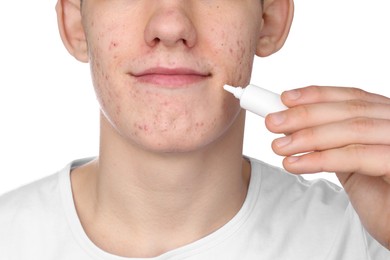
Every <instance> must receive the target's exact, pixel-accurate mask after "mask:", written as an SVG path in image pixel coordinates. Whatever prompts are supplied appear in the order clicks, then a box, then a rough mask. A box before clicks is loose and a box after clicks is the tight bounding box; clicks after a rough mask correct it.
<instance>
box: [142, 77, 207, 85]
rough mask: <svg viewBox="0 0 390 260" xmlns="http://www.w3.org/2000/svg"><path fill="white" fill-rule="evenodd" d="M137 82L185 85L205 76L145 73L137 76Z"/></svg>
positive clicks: (198, 80) (201, 79)
mask: <svg viewBox="0 0 390 260" xmlns="http://www.w3.org/2000/svg"><path fill="white" fill-rule="evenodd" d="M136 79H137V80H138V81H139V82H142V83H147V84H152V85H158V86H161V87H166V88H178V87H186V86H188V85H191V84H194V83H198V82H200V81H203V80H205V79H207V76H202V75H196V74H169V75H167V74H147V75H142V76H137V77H136Z"/></svg>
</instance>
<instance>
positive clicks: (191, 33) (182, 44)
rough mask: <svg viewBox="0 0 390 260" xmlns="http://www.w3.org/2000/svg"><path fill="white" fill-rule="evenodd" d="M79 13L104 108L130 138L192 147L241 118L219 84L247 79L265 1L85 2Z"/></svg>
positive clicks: (171, 147)
mask: <svg viewBox="0 0 390 260" xmlns="http://www.w3.org/2000/svg"><path fill="white" fill-rule="evenodd" d="M82 18H83V25H84V30H85V33H86V37H87V42H88V48H89V58H90V64H91V71H92V77H93V82H94V86H95V89H96V93H97V97H98V100H99V102H100V105H101V109H102V111H103V114H104V116H105V118H106V119H107V120H108V121H109V122H110V123H111V125H112V126H113V127H114V129H115V130H116V131H117V132H118V133H119V134H120V135H121V136H122V137H123V138H125V139H126V140H128V141H130V142H131V143H133V144H137V145H140V146H142V147H144V148H146V149H150V150H154V151H160V152H172V151H189V150H194V149H199V148H201V147H204V146H206V145H208V144H210V143H212V142H213V141H214V140H217V139H218V138H219V137H220V136H222V135H223V134H224V133H225V132H226V130H227V129H229V127H230V126H231V125H232V124H233V123H234V122H235V120H237V118H238V114H239V111H240V108H239V106H238V102H237V100H235V99H234V97H233V96H231V95H230V94H228V93H226V92H225V91H224V90H223V88H222V86H223V85H224V84H225V83H227V84H230V85H236V86H245V85H247V84H248V83H249V79H250V74H251V70H252V63H253V57H254V54H255V51H256V44H257V41H258V38H259V34H260V25H261V2H260V0H186V1H183V0H172V1H166V0H161V1H154V0H143V1H141V0H115V1H103V0H84V3H83V8H82ZM241 123H243V122H241Z"/></svg>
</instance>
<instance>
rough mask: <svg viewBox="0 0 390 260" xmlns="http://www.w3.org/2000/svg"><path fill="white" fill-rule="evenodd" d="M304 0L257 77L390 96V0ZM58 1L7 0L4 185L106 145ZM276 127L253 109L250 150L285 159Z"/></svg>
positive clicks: (1, 135)
mask: <svg viewBox="0 0 390 260" xmlns="http://www.w3.org/2000/svg"><path fill="white" fill-rule="evenodd" d="M295 3H296V12H295V20H294V24H293V27H292V30H291V33H290V37H289V39H288V41H287V43H286V45H285V47H284V48H283V49H282V50H281V51H280V52H279V53H277V54H275V55H273V56H271V57H270V58H266V59H256V61H255V66H254V73H253V78H252V82H253V83H255V84H258V85H261V86H263V87H265V88H269V89H272V90H274V91H276V92H282V91H283V90H285V89H291V88H295V87H302V86H306V85H311V84H318V85H334V86H354V87H360V88H363V89H365V90H368V91H371V92H377V93H381V94H383V95H386V96H390V50H389V47H390V28H389V27H390V15H389V12H390V1H388V0H369V1H367V0H326V1H325V0H322V1H321V0H296V2H295ZM54 5H55V1H54V0H49V1H41V0H40V1H30V0H19V1H2V2H1V4H0V166H1V169H0V194H2V193H4V192H6V191H8V190H11V189H14V188H16V187H18V186H20V185H22V184H25V183H28V182H31V181H33V180H36V179H38V178H41V177H43V176H47V175H49V174H51V173H54V172H55V171H57V170H59V169H60V168H62V167H63V166H64V165H65V164H67V163H68V162H69V161H71V160H73V159H75V158H81V157H89V156H91V155H96V154H97V149H98V105H97V102H96V100H95V96H94V93H93V90H92V86H91V83H90V78H89V67H88V65H86V64H81V63H79V62H77V61H76V60H74V59H73V58H72V57H71V56H70V55H68V53H67V52H66V51H65V49H64V48H63V46H62V43H61V41H60V38H59V36H58V32H57V24H56V16H55V12H54ZM389 113H390V111H389ZM389 134H390V133H389ZM275 137H276V136H275V135H273V134H270V133H268V132H267V131H266V129H265V127H264V120H263V119H262V118H260V117H257V116H253V115H248V122H247V130H246V137H245V148H244V153H245V154H247V155H250V156H254V157H256V158H259V159H261V160H263V161H266V162H269V163H271V164H275V165H278V166H280V165H281V158H280V157H278V156H276V155H275V154H273V152H272V150H271V149H270V143H271V141H272V139H273V138H275ZM316 176H318V175H316ZM320 176H321V177H325V178H329V179H331V180H332V181H334V180H335V179H334V178H333V177H332V176H333V175H332V174H323V175H320Z"/></svg>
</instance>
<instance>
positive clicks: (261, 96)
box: [223, 84, 287, 117]
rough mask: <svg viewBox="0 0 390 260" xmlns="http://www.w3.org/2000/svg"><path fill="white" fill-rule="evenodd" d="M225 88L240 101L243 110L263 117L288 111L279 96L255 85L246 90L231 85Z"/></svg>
mask: <svg viewBox="0 0 390 260" xmlns="http://www.w3.org/2000/svg"><path fill="white" fill-rule="evenodd" d="M223 88H224V89H225V90H226V91H228V92H230V93H232V94H233V95H234V96H235V97H236V98H238V99H239V100H240V106H241V107H242V108H243V109H246V110H248V111H251V112H252V113H255V114H257V115H259V116H262V117H266V116H267V115H268V114H270V113H274V112H279V111H282V110H286V109H287V107H286V106H285V105H284V104H283V103H282V101H281V99H280V95H279V94H276V93H274V92H272V91H269V90H267V89H263V88H261V87H258V86H256V85H253V84H250V85H248V86H247V87H245V88H241V87H232V86H229V85H225V86H223Z"/></svg>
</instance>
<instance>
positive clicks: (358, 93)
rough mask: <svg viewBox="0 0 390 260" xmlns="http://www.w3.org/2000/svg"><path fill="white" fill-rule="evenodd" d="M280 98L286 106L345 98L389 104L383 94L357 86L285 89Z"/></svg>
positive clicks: (389, 100)
mask: <svg viewBox="0 0 390 260" xmlns="http://www.w3.org/2000/svg"><path fill="white" fill-rule="evenodd" d="M281 98H282V100H283V103H284V104H285V105H287V106H288V107H294V106H297V105H302V104H313V103H321V102H337V101H345V100H363V101H368V102H373V103H382V104H390V99H389V98H387V97H385V96H382V95H379V94H374V93H370V92H367V91H364V90H361V89H358V88H347V87H328V86H309V87H304V88H298V89H294V90H290V91H285V92H283V93H282V95H281Z"/></svg>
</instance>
